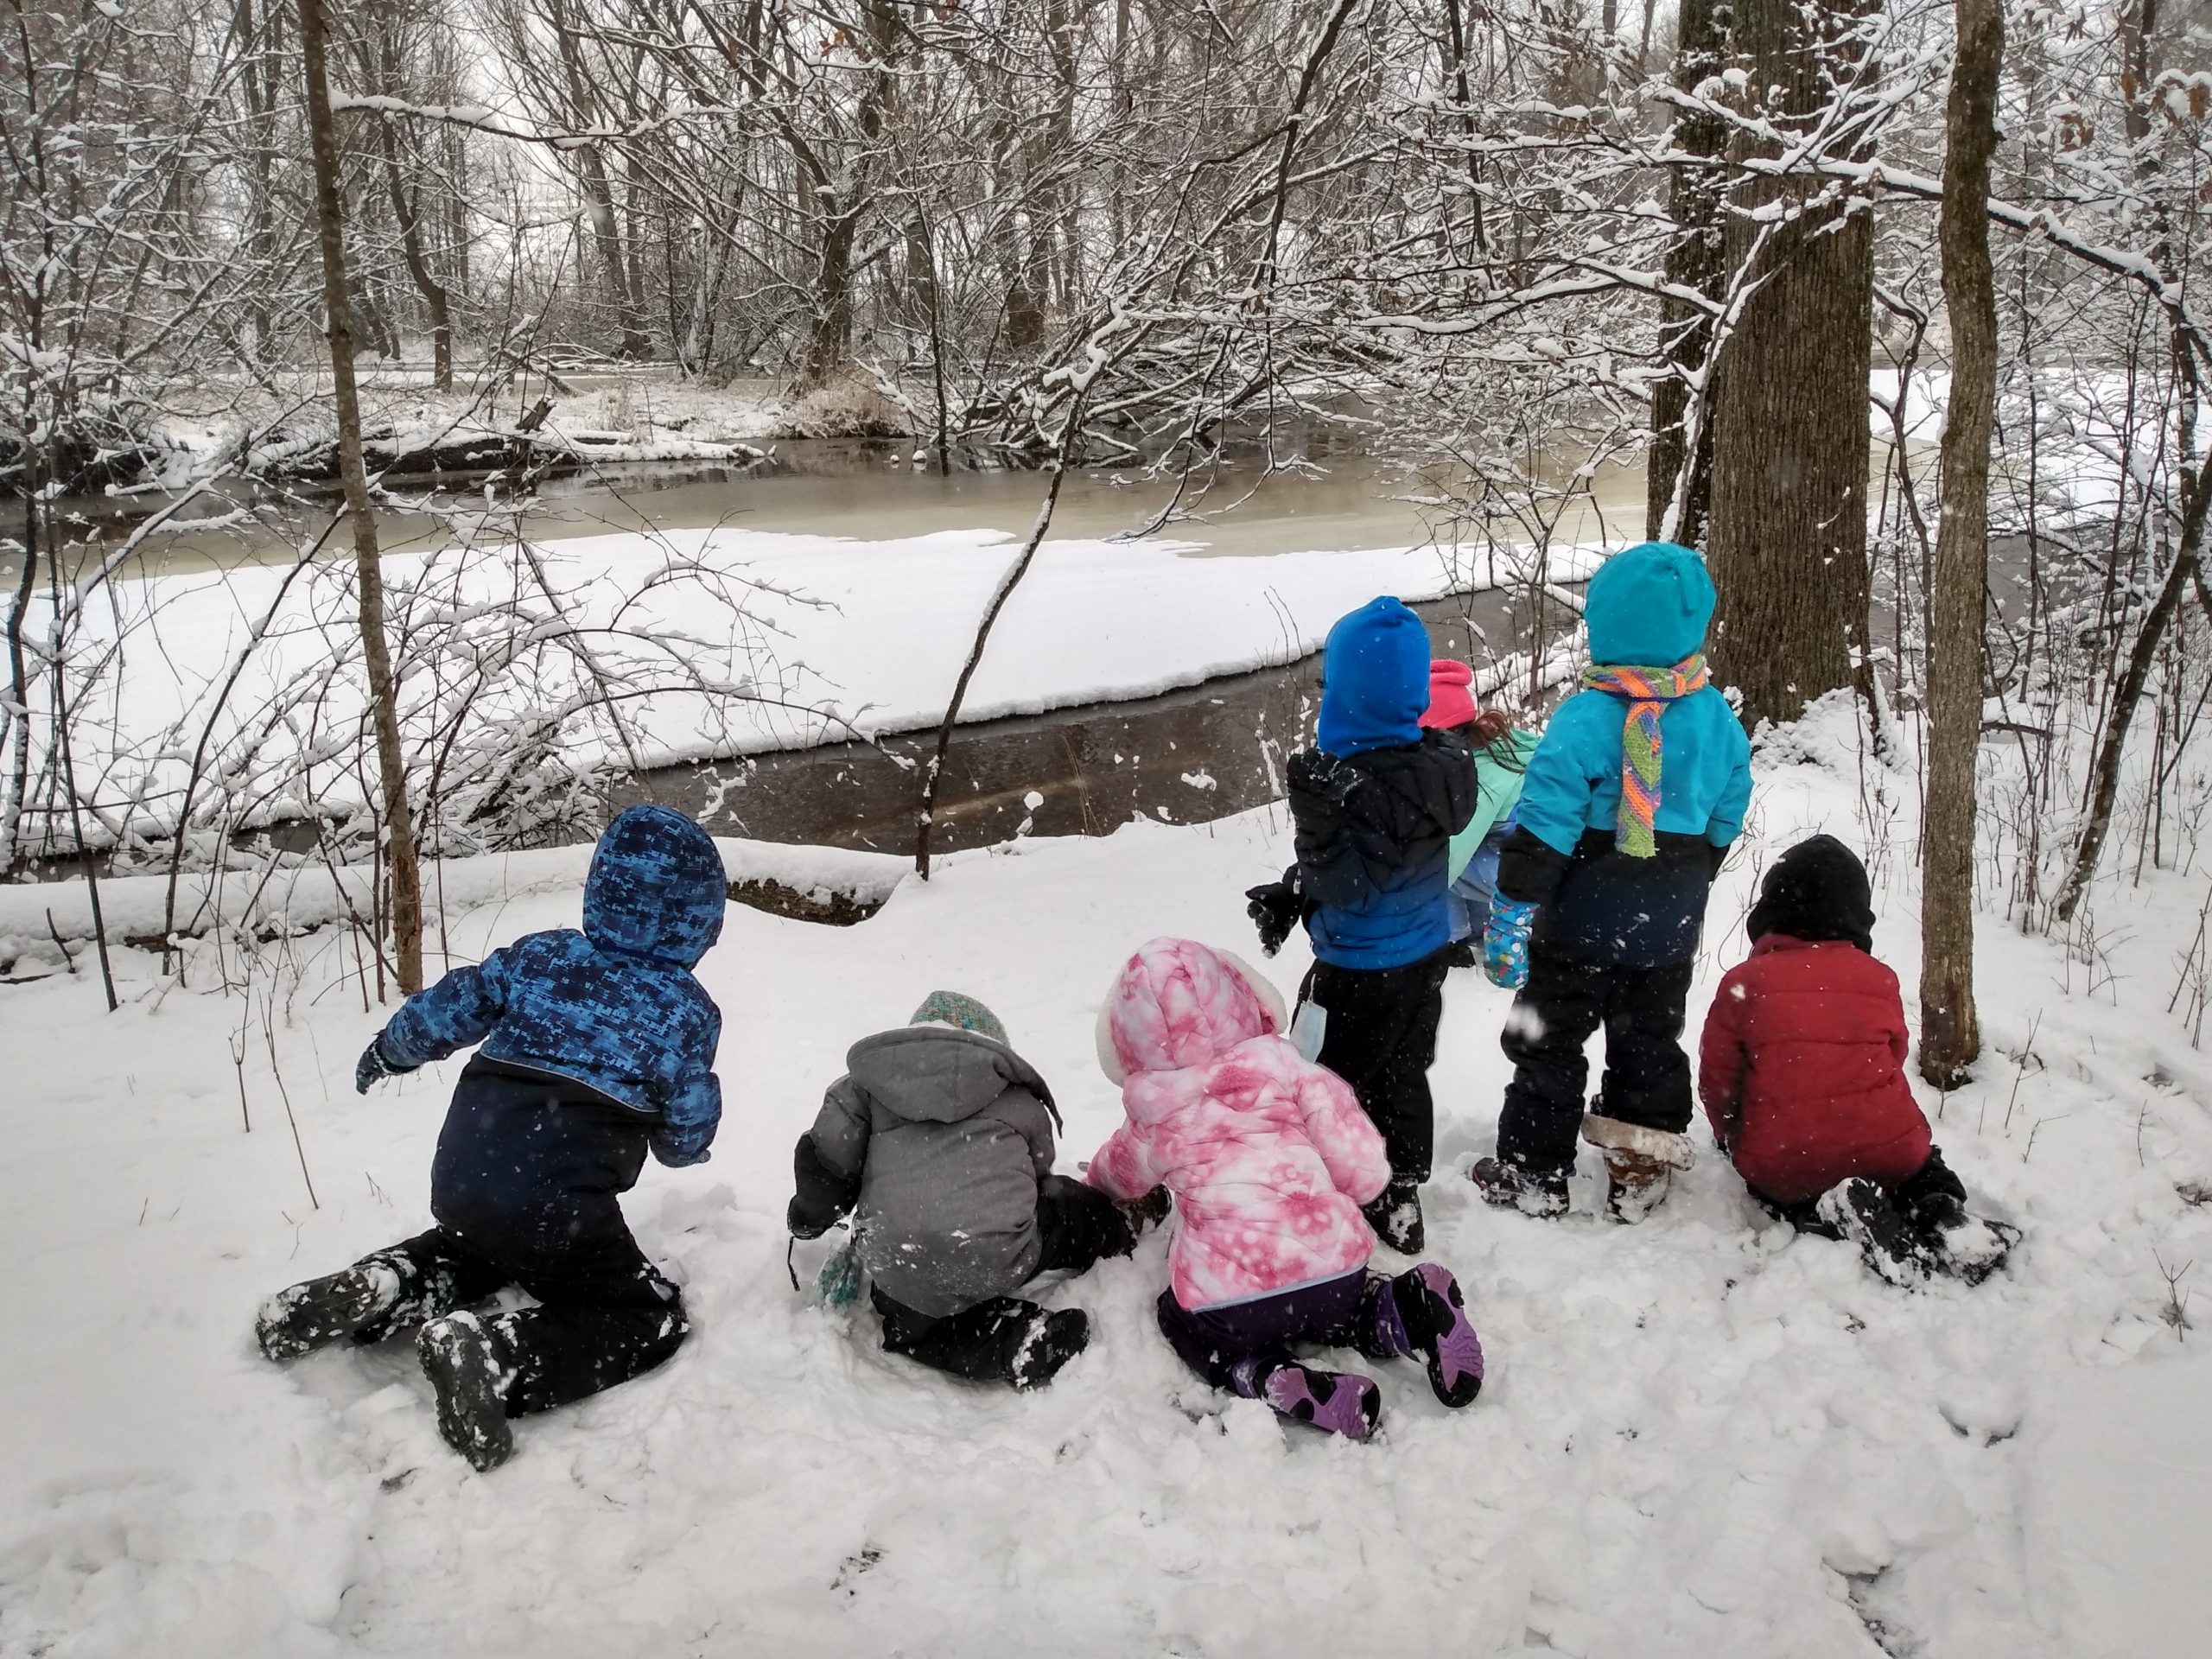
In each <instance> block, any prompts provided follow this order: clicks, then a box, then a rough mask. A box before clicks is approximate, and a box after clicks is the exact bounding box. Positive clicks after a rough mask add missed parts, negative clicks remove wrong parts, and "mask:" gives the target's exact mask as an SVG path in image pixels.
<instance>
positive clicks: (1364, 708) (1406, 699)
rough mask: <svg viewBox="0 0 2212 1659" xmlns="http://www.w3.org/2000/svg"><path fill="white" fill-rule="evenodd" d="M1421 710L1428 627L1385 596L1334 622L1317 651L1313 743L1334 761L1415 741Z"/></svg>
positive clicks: (1425, 701) (1425, 703) (1418, 738)
mask: <svg viewBox="0 0 2212 1659" xmlns="http://www.w3.org/2000/svg"><path fill="white" fill-rule="evenodd" d="M1427 707H1428V627H1427V624H1425V623H1423V622H1422V620H1421V618H1419V617H1418V616H1415V615H1414V613H1413V612H1411V611H1410V610H1408V609H1407V608H1406V607H1405V605H1404V604H1403V603H1402V601H1398V600H1395V599H1392V598H1389V597H1388V596H1387V595H1386V596H1384V597H1383V598H1381V599H1374V600H1370V601H1368V602H1367V603H1366V604H1364V605H1363V606H1361V607H1359V608H1358V609H1357V610H1356V611H1354V612H1352V613H1351V615H1349V616H1345V617H1341V618H1339V619H1338V622H1337V625H1336V626H1334V627H1333V628H1331V629H1330V630H1329V640H1328V644H1327V645H1324V646H1323V647H1322V650H1321V722H1320V729H1319V733H1318V734H1317V741H1319V744H1320V746H1321V747H1322V748H1323V749H1324V750H1325V751H1326V752H1327V753H1331V754H1335V755H1346V754H1361V753H1365V752H1366V751H1367V750H1369V749H1389V748H1396V747H1400V746H1402V745H1404V744H1408V743H1418V742H1420V741H1421V712H1422V710H1424V709H1427Z"/></svg>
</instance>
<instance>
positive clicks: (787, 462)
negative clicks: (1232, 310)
mask: <svg viewBox="0 0 2212 1659" xmlns="http://www.w3.org/2000/svg"><path fill="white" fill-rule="evenodd" d="M912 454H913V451H912V448H909V447H908V446H906V445H904V444H900V445H897V446H886V445H881V444H862V443H854V442H833V441H828V440H810V441H804V442H786V443H782V444H779V445H778V446H777V448H776V451H775V454H774V455H773V456H772V458H771V459H770V460H768V461H761V462H758V463H755V464H754V465H753V466H750V467H725V466H715V467H628V468H624V467H612V468H606V469H602V470H601V471H600V472H597V473H594V474H577V475H575V476H571V477H568V478H561V479H551V480H546V481H545V482H544V483H543V484H542V485H541V486H539V488H538V491H537V497H536V504H535V505H533V506H532V507H531V509H530V510H529V511H527V512H524V514H523V516H522V527H523V530H524V533H525V534H527V535H529V536H530V537H532V538H533V539H537V540H546V541H550V540H557V539H560V538H563V537H574V536H598V535H605V534H607V533H610V532H637V531H653V530H696V529H706V528H711V527H715V526H718V525H728V526H730V527H732V528H734V529H742V530H760V531H782V532H785V533H797V534H805V535H817V536H847V537H854V538H855V539H857V540H862V541H881V540H892V539H896V538H899V537H908V536H920V535H926V534H929V533H931V532H932V531H958V530H971V529H978V528H982V529H992V530H1001V531H1007V532H1009V533H1012V534H1022V533H1025V532H1027V530H1028V529H1029V527H1030V525H1031V524H1032V523H1033V521H1034V519H1035V518H1036V516H1037V505H1038V502H1039V499H1040V498H1041V496H1042V494H1043V489H1044V482H1043V479H1042V476H1041V475H1040V474H1038V473H1035V472H1031V471H1023V470H1018V469H1009V468H1003V467H1000V468H988V469H979V468H976V467H955V468H954V469H953V471H951V472H950V474H940V473H939V472H938V470H937V468H936V467H935V466H934V465H933V464H931V463H928V462H926V461H925V462H923V463H916V462H914V461H912V459H911V456H912ZM1300 461H1301V466H1300V468H1298V469H1294V470H1287V471H1285V470H1271V469H1270V468H1269V467H1268V466H1267V465H1266V464H1265V462H1264V461H1262V459H1260V458H1258V457H1256V456H1252V455H1243V456H1238V457H1236V458H1234V459H1230V460H1225V461H1223V462H1222V463H1221V464H1220V465H1218V466H1217V467H1214V468H1212V469H1211V470H1210V471H1208V472H1206V473H1205V474H1198V475H1194V476H1193V477H1192V479H1191V480H1189V481H1188V482H1187V483H1186V484H1185V485H1184V486H1183V488H1182V491H1181V493H1180V494H1178V488H1177V486H1178V480H1176V479H1174V478H1158V477H1148V476H1144V475H1141V474H1137V473H1135V472H1128V471H1113V470H1109V469H1104V468H1084V469H1081V470H1078V471H1077V472H1076V473H1074V474H1071V476H1070V477H1069V478H1068V480H1067V481H1066V482H1065V484H1064V485H1063V486H1062V487H1061V491H1060V499H1059V504H1058V508H1057V509H1056V511H1055V512H1054V514H1053V518H1052V535H1053V536H1054V537H1056V538H1080V537H1108V536H1122V535H1128V534H1134V533H1136V532H1139V531H1144V530H1145V529H1146V528H1147V526H1150V525H1152V524H1154V522H1155V521H1157V520H1159V519H1160V515H1161V514H1162V512H1164V511H1167V510H1169V509H1170V508H1171V507H1172V508H1173V512H1174V514H1175V516H1174V517H1173V518H1172V519H1171V520H1170V521H1169V522H1167V523H1166V524H1162V525H1161V527H1160V529H1159V531H1157V533H1158V534H1159V535H1160V536H1162V537H1166V538H1168V539H1171V540H1175V541H1182V542H1190V543H1203V546H1202V547H1201V548H1200V549H1199V551H1201V552H1203V553H1205V554H1211V555H1237V556H1265V555H1267V554H1271V553H1303V552H1321V551H1330V550H1354V549H1360V548H1375V547H1410V546H1422V545H1426V544H1428V543H1432V542H1438V541H1441V542H1444V543H1452V542H1453V541H1454V540H1461V541H1470V542H1472V541H1479V540H1480V532H1479V531H1477V530H1476V529H1474V528H1473V527H1471V526H1466V525H1459V526H1456V527H1455V525H1454V524H1452V521H1451V517H1450V514H1449V512H1447V510H1446V508H1445V506H1444V505H1442V503H1443V488H1442V484H1441V478H1442V475H1441V474H1439V475H1438V476H1437V477H1435V478H1431V477H1429V476H1427V475H1425V474H1424V473H1423V471H1422V470H1421V467H1418V466H1416V465H1414V464H1410V463H1406V462H1400V461H1387V460H1378V459H1376V458H1374V457H1371V456H1367V455H1361V454H1327V453H1320V452H1317V453H1315V454H1313V455H1311V456H1302V457H1300ZM392 493H393V494H394V495H395V496H397V497H400V498H402V499H417V500H419V501H420V502H421V503H422V505H421V507H420V509H419V510H412V511H387V512H383V513H381V514H380V515H379V525H380V531H381V539H382V543H383V546H384V550H385V551H386V552H408V551H422V550H427V549H430V548H434V547H436V546H439V545H442V544H443V543H445V542H447V541H448V540H450V539H451V532H450V531H449V529H448V518H447V515H448V514H450V513H452V512H466V511H469V510H472V509H478V508H480V507H481V506H482V505H483V503H482V499H481V498H480V495H478V494H475V493H473V491H472V488H471V487H470V486H467V485H466V484H463V483H458V482H456V483H452V484H442V485H438V486H435V487H433V486H430V485H429V484H427V483H426V484H424V485H423V487H422V488H421V491H420V493H419V495H414V496H410V489H409V486H407V485H406V484H404V483H395V484H394V485H393V486H392ZM241 499H245V498H241ZM251 499H252V504H253V505H254V507H255V510H256V516H255V517H254V518H251V519H249V520H247V521H245V522H237V523H226V524H222V525H221V526H219V527H218V526H216V525H215V524H214V523H213V521H214V520H216V519H218V518H226V517H235V508H234V506H233V505H232V504H231V503H228V502H226V501H224V500H218V499H214V498H213V497H212V496H211V497H208V498H205V499H202V500H200V501H196V502H194V503H193V504H192V505H191V506H190V507H189V508H188V509H187V510H186V513H185V515H184V522H185V523H186V524H188V525H189V524H193V523H197V524H202V525H207V528H204V529H194V528H183V529H179V530H172V531H164V532H163V533H162V534H161V535H160V536H158V537H156V538H155V539H154V541H153V543H151V544H150V545H149V547H148V549H147V550H146V552H145V554H144V556H143V558H142V559H141V560H140V561H139V562H138V564H137V570H136V572H135V574H149V573H152V572H155V571H159V570H164V569H166V570H172V571H175V570H188V569H208V568H210V567H226V566H231V565H236V564H241V563H261V562H273V561H277V560H280V559H289V558H290V557H291V556H293V553H294V550H296V548H297V547H298V546H299V544H300V543H301V542H302V540H304V539H311V538H312V537H314V536H315V534H317V533H318V532H319V531H321V529H322V528H323V526H324V525H325V524H327V522H328V519H329V516H330V514H331V512H332V511H333V510H334V507H335V505H336V504H335V503H334V502H324V501H321V500H317V501H316V502H315V503H313V504H312V505H306V506H303V505H298V504H296V503H294V504H286V503H283V502H280V501H279V500H277V499H276V498H275V497H273V496H271V495H270V494H268V493H265V492H258V493H254V495H253V497H252V498H251ZM56 505H57V511H58V512H60V513H62V514H64V515H67V518H68V519H69V520H70V521H72V522H73V526H74V529H75V531H76V533H78V534H79V535H97V536H98V537H100V538H101V539H102V540H104V541H105V542H106V543H108V544H110V545H112V544H113V543H115V542H117V541H118V540H120V539H121V538H122V537H124V535H127V534H128V533H129V529H130V525H131V524H133V523H135V522H136V521H137V519H138V518H142V517H143V515H144V514H145V513H146V512H149V511H151V510H152V509H153V508H155V507H157V506H159V505H161V502H160V501H159V500H158V499H149V498H146V497H135V498H130V499H115V498H107V497H81V498H73V499H66V500H64V501H61V502H59V503H57V504H56ZM1642 529H1643V474H1642V472H1641V471H1640V470H1637V469H1632V468H1613V469H1610V470H1609V471H1607V472H1605V473H1604V474H1600V475H1599V478H1598V480H1596V483H1595V486H1594V489H1593V490H1592V493H1591V494H1590V495H1589V496H1588V497H1587V498H1578V499H1576V500H1575V501H1574V502H1573V504H1571V505H1568V506H1567V509H1566V510H1565V512H1564V513H1563V515H1562V517H1561V518H1560V522H1559V524H1558V525H1557V527H1556V529H1555V531H1554V535H1553V539H1554V541H1559V542H1573V541H1613V540H1618V539H1620V538H1621V537H1624V536H1626V537H1631V538H1632V537H1636V536H1638V535H1640V534H1641V533H1642ZM1500 537H1501V539H1504V540H1510V541H1515V542H1519V541H1522V540H1524V539H1525V537H1524V536H1523V535H1522V533H1521V532H1520V531H1518V529H1517V528H1516V527H1513V526H1507V525H1501V526H1500ZM347 545H348V544H347V543H346V538H345V533H344V531H342V530H341V531H339V532H338V533H337V534H336V535H335V536H334V537H332V538H331V541H330V543H329V550H330V554H331V556H334V557H335V556H342V555H343V554H344V553H345V552H346V549H347ZM7 575H8V571H7V569H6V568H5V566H4V565H0V583H4V582H5V581H6V579H7Z"/></svg>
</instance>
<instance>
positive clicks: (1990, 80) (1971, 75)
mask: <svg viewBox="0 0 2212 1659" xmlns="http://www.w3.org/2000/svg"><path fill="white" fill-rule="evenodd" d="M1957 16H1958V21H1959V47H1958V58H1957V60H1956V62H1955V65H1954V67H1953V68H1952V71H1951V97H1950V108H1949V114H1948V120H1947V122H1946V125H1945V130H1946V132H1947V134H1948V146H1947V149H1946V152H1945V156H1944V161H1943V205H1942V249H1943V298H1944V302H1945V304H1946V306H1947V307H1948V310H1949V313H1950V319H1951V396H1950V402H1949V404H1948V407H1947V409H1946V410H1945V413H1944V418H1943V517H1942V522H1941V524H1939V525H1938V527H1937V529H1936V569H1935V576H1934V580H1933V582H1932V583H1931V584H1930V587H1929V595H1928V612H1929V617H1928V779H1927V803H1928V804H1927V809H1926V812H1925V815H1924V817H1923V826H1922V829H1921V910H1920V938H1921V950H1922V962H1921V970H1920V1012H1921V1028H1920V1071H1921V1075H1922V1076H1923V1077H1926V1078H1927V1079H1928V1080H1929V1082H1930V1083H1933V1084H1936V1085H1937V1086H1938V1087H1939V1088H1945V1089H1948V1088H1950V1087H1951V1086H1952V1085H1954V1084H1956V1083H1957V1082H1958V1081H1959V1079H1960V1078H1961V1077H1963V1076H1964V1075H1965V1072H1966V1069H1967V1066H1969V1065H1972V1064H1973V1063H1974V1058H1975V1056H1977V1055H1978V1054H1980V1052H1981V1027H1980V1022H1979V1020H1977V1018H1976V1016H1975V1011H1974V809H1975V802H1976V779H1975V776H1974V759H1975V756H1976V755H1977V754H1978V753H1980V747H1981V707H1982V698H1981V626H1982V610H1983V589H1984V582H1985V580H1986V572H1987V569H1988V564H1989V534H1988V524H1989V435H1990V427H1991V423H1992V421H1993V413H1994V408H1995V404H1996V397H1997V296H1996V285H1995V278H1994V277H1993V273H1992V270H1991V264H1990V257H1989V171H1990V157H1991V156H1992V155H1993V153H1994V152H1995V150H1996V149H1997V84H1998V73H1999V67H2000V66H2001V64H2002V63H2003V60H2004V52H2005V16H2004V12H2003V10H2002V8H2001V5H2000V3H1999V0H1957Z"/></svg>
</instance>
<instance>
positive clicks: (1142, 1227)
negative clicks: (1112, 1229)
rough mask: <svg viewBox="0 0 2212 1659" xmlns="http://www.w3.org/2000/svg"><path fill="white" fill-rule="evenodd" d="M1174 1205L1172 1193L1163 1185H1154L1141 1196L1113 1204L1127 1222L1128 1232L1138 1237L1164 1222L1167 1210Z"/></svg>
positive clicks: (1171, 1208)
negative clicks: (1125, 1202) (1119, 1203)
mask: <svg viewBox="0 0 2212 1659" xmlns="http://www.w3.org/2000/svg"><path fill="white" fill-rule="evenodd" d="M1174 1207H1175V1197H1174V1194H1173V1193H1172V1192H1169V1191H1168V1190H1167V1189H1166V1187H1165V1186H1155V1187H1154V1188H1153V1189H1152V1191H1151V1192H1147V1193H1146V1194H1145V1195H1144V1196H1143V1197H1142V1198H1132V1199H1130V1200H1129V1202H1128V1203H1127V1204H1122V1205H1116V1206H1115V1208H1116V1209H1117V1210H1119V1211H1121V1212H1122V1220H1124V1221H1126V1222H1128V1224H1129V1231H1130V1233H1131V1234H1132V1235H1134V1236H1136V1237H1138V1238H1141V1237H1143V1236H1144V1235H1145V1233H1146V1232H1147V1230H1149V1229H1151V1228H1154V1227H1157V1226H1159V1225H1160V1224H1162V1223H1163V1222H1165V1221H1166V1219H1167V1216H1168V1212H1169V1211H1172V1210H1173V1208H1174Z"/></svg>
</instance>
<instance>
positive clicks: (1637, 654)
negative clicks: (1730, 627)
mask: <svg viewBox="0 0 2212 1659" xmlns="http://www.w3.org/2000/svg"><path fill="white" fill-rule="evenodd" d="M1582 620H1583V624H1584V626H1586V627H1587V628H1588V629H1589V631H1590V660H1591V661H1592V662H1593V663H1611V664H1621V665H1624V666H1627V667H1634V668H1667V667H1671V666H1672V665H1673V664H1676V663H1679V662H1681V660H1682V658H1685V657H1688V656H1691V655H1693V654H1694V653H1695V652H1697V651H1699V650H1700V649H1701V648H1702V647H1703V645H1704V644H1705V630H1706V627H1707V624H1709V623H1710V622H1711V621H1712V620H1713V578H1712V576H1711V575H1708V574H1707V571H1706V568H1705V561H1704V560H1703V559H1701V558H1700V557H1699V556H1697V555H1696V554H1695V553H1694V552H1692V551H1691V550H1689V549H1688V548H1687V547H1678V546H1676V545H1675V543H1672V542H1638V543H1637V544H1636V545H1635V546H1634V547H1624V548H1623V549H1622V550H1620V551H1619V552H1618V553H1616V554H1614V555H1613V556H1612V557H1611V558H1609V559H1607V560H1606V561H1605V563H1604V564H1602V565H1600V566H1599V567H1598V574H1597V575H1594V576H1592V578H1591V579H1590V592H1589V594H1588V596H1587V597H1586V599H1585V600H1584V601H1583V609H1582Z"/></svg>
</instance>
